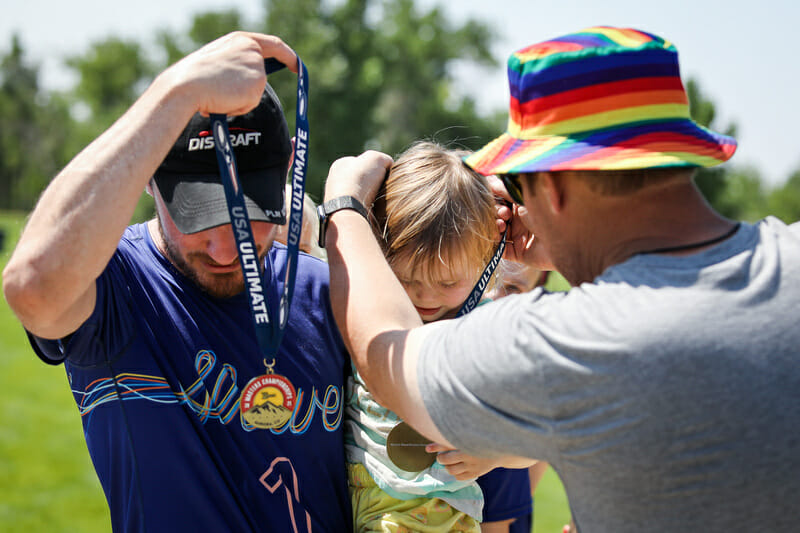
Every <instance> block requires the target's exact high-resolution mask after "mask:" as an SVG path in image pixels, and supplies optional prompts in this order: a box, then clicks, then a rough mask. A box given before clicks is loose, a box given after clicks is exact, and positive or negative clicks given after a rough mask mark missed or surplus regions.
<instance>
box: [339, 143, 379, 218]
mask: <svg viewBox="0 0 800 533" xmlns="http://www.w3.org/2000/svg"><path fill="white" fill-rule="evenodd" d="M391 166H392V158H391V157H389V156H388V155H386V154H384V153H381V152H375V151H372V150H370V151H367V152H364V153H363V154H361V155H360V156H358V157H343V158H341V159H337V160H336V161H334V163H333V165H331V168H330V170H329V171H328V179H327V181H326V182H325V201H326V202H327V201H328V200H333V199H334V198H338V197H340V196H352V197H354V198H355V199H356V200H358V201H360V202H361V203H362V204H364V206H365V207H366V208H367V209H369V208H370V206H371V205H372V204H373V202H374V201H375V196H376V195H377V194H378V190H379V189H380V187H381V184H383V182H384V180H385V179H386V175H387V173H388V172H389V169H390V168H391Z"/></svg>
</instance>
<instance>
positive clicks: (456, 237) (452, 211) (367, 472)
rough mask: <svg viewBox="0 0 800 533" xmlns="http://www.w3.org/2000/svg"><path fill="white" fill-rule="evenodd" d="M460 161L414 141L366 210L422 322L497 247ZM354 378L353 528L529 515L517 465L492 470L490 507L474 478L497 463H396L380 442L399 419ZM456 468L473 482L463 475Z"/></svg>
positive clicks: (482, 191) (451, 310)
mask: <svg viewBox="0 0 800 533" xmlns="http://www.w3.org/2000/svg"><path fill="white" fill-rule="evenodd" d="M464 155H465V153H463V152H459V151H454V150H447V149H445V148H443V147H441V146H439V145H437V144H434V143H429V142H423V143H418V144H416V145H414V146H413V147H412V148H410V149H409V150H408V151H406V152H405V153H403V154H402V155H401V156H400V157H398V159H397V160H396V161H395V163H394V165H393V166H392V168H391V171H390V173H389V176H388V177H387V180H386V183H385V186H384V188H385V191H384V194H383V195H382V196H381V197H380V198H379V200H378V201H377V202H376V206H375V213H376V217H377V219H378V220H377V230H378V232H379V235H380V237H381V242H382V246H383V251H384V254H385V255H386V258H387V260H388V262H389V264H390V265H391V267H392V269H393V270H394V272H395V275H396V276H397V278H398V279H399V280H400V282H401V283H402V285H403V287H404V288H405V290H406V292H407V293H408V295H409V297H410V298H411V301H412V302H413V304H414V306H415V307H416V309H417V312H419V314H420V317H421V318H422V320H423V321H424V322H432V321H435V320H441V319H446V318H452V317H454V316H455V315H456V314H457V313H458V311H459V309H460V308H461V306H462V304H463V303H464V301H465V300H466V299H467V297H468V296H469V295H470V293H471V292H472V289H473V287H474V286H475V284H476V282H477V281H478V279H479V278H480V276H481V274H482V273H483V270H484V267H485V266H486V263H487V261H489V259H490V258H491V257H492V255H493V252H494V249H495V247H496V245H497V242H496V233H497V230H496V226H495V219H496V217H495V202H494V197H493V195H492V193H491V192H490V190H489V188H488V185H487V183H486V179H485V178H484V177H482V176H480V175H479V174H477V173H475V172H473V171H472V170H470V169H469V168H468V167H466V166H465V165H463V164H462V161H461V158H462V156H464ZM354 374H355V376H354V378H353V379H352V380H351V382H350V386H349V391H348V401H347V408H346V417H347V418H346V421H345V424H346V427H345V435H346V451H347V460H348V473H349V481H350V493H351V497H352V500H353V511H354V523H355V530H356V531H425V532H438V531H473V532H477V531H480V530H481V527H482V526H481V524H480V522H481V521H482V519H483V517H484V512H485V511H488V512H489V513H490V514H489V515H488V516H487V518H489V519H491V518H492V517H493V516H496V517H497V518H502V519H503V520H504V524H503V527H504V528H505V529H496V528H493V527H492V526H491V525H490V524H484V526H483V527H485V528H490V527H492V529H491V530H492V531H509V529H508V528H507V526H506V525H505V523H507V522H511V521H513V520H514V519H515V518H516V517H517V516H523V515H529V514H530V508H531V498H530V484H529V481H528V474H527V470H526V469H515V470H507V471H502V472H496V473H494V474H492V476H491V480H490V483H491V484H492V486H495V487H501V486H502V487H503V488H504V491H503V496H502V498H499V499H498V500H497V501H496V500H495V499H493V496H494V494H493V493H492V492H491V491H487V493H485V494H484V492H483V491H482V489H481V486H480V485H479V483H478V482H477V481H476V479H475V477H477V475H480V474H482V473H486V472H488V471H490V470H492V469H493V468H495V467H497V466H500V464H499V463H498V462H497V461H492V460H487V459H479V458H474V457H469V456H465V455H464V454H461V453H460V452H455V454H453V453H451V454H450V455H449V456H448V457H449V458H450V459H451V460H449V461H446V462H447V463H448V464H447V465H445V464H442V462H439V461H437V462H434V463H433V465H431V466H430V467H428V468H426V469H425V470H423V471H421V472H406V471H404V470H401V469H400V468H398V467H396V466H395V465H394V464H393V463H392V462H391V460H390V459H389V457H388V453H387V451H386V438H387V436H388V434H389V432H390V431H391V430H392V429H393V428H394V426H396V425H397V424H398V423H400V422H401V420H400V419H399V418H398V417H397V415H395V414H394V413H393V412H391V411H389V410H387V409H385V408H384V407H383V406H381V405H380V404H378V403H377V402H376V401H375V400H374V399H373V398H372V396H371V394H370V393H369V391H368V390H367V389H366V387H365V386H364V384H363V382H362V381H361V379H360V378H359V376H358V374H357V373H355V372H354ZM454 455H455V457H456V460H452V457H453V456H454ZM442 457H444V455H443V456H442ZM464 465H468V466H467V467H465V466H464ZM465 470H466V471H468V473H469V474H471V473H475V476H470V477H469V479H464V478H465V477H467V475H466V474H465ZM528 531H530V526H528Z"/></svg>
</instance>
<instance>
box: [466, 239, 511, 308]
mask: <svg viewBox="0 0 800 533" xmlns="http://www.w3.org/2000/svg"><path fill="white" fill-rule="evenodd" d="M507 233H508V226H506V229H505V231H503V236H502V237H501V238H500V243H499V244H498V245H497V249H496V250H495V251H494V255H493V256H492V258H491V259H490V260H489V263H488V264H487V265H486V268H484V269H483V273H482V274H481V277H480V278H478V282H477V283H476V284H475V287H473V288H472V292H471V293H470V295H469V296H468V297H467V299H466V300H464V303H463V304H462V305H461V309H459V310H458V313H457V314H456V317H460V316H462V315H466V314H467V313H469V312H470V311H472V310H473V309H475V308H476V307H477V306H478V304H479V303H480V301H481V296H483V291H484V290H486V286H487V285H488V284H489V280H490V279H492V274H493V273H494V271H495V269H496V268H497V265H498V264H500V259H502V258H503V252H504V251H505V249H506V234H507Z"/></svg>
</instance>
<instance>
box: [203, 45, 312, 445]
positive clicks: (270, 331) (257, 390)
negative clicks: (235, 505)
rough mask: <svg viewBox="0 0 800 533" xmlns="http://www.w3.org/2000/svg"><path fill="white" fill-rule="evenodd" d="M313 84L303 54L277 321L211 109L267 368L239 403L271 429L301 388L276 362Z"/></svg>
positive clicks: (222, 126) (226, 138)
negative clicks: (281, 372)
mask: <svg viewBox="0 0 800 533" xmlns="http://www.w3.org/2000/svg"><path fill="white" fill-rule="evenodd" d="M285 66H286V65H283V64H282V63H280V62H278V61H276V60H275V59H272V58H268V59H266V60H265V61H264V69H265V71H266V73H267V74H271V73H272V72H275V71H277V70H280V69H282V68H284V67H285ZM308 84H309V80H308V70H307V69H306V66H305V64H304V63H303V62H302V61H301V60H300V58H299V57H298V58H297V113H296V115H295V146H294V164H293V166H292V197H291V210H290V216H289V222H288V225H289V228H288V236H287V239H286V246H287V252H288V258H287V262H286V277H285V279H284V284H283V294H282V295H281V300H280V305H279V308H278V309H279V311H278V320H277V321H275V320H272V317H270V313H269V306H268V305H267V301H266V291H265V290H264V279H263V277H262V274H261V266H260V263H259V260H258V254H257V248H256V246H255V239H254V238H253V231H252V228H251V227H250V218H249V217H248V216H247V208H246V207H245V203H244V193H243V191H242V187H241V186H240V183H239V175H238V173H237V171H236V160H235V158H234V154H233V149H232V147H231V143H230V134H229V132H228V121H227V117H226V116H225V115H221V114H211V116H210V119H211V131H212V133H213V135H214V146H215V147H216V153H217V163H218V164H219V170H220V177H221V179H222V184H223V187H224V189H225V198H226V200H227V203H228V213H229V214H230V218H231V224H232V226H233V228H234V232H233V234H234V236H235V239H236V248H237V250H238V254H239V264H240V265H241V267H242V276H243V279H244V286H245V290H246V292H247V300H248V305H249V307H250V314H251V316H252V319H253V327H254V328H255V333H256V339H257V340H258V345H259V347H260V349H261V352H262V354H263V355H264V365H265V366H266V368H267V373H266V374H265V375H262V376H258V377H255V378H253V379H251V380H250V382H249V383H248V384H247V385H246V386H245V388H244V389H243V390H242V395H241V397H240V405H239V407H240V412H241V416H242V418H243V423H244V425H245V427H247V428H248V429H253V428H261V429H271V428H279V427H281V426H283V425H284V424H285V423H286V422H287V421H288V420H289V417H291V413H292V410H293V408H294V402H295V399H296V392H295V389H294V386H293V385H292V383H291V382H290V381H289V380H288V379H287V378H286V377H284V376H281V375H278V374H275V373H274V371H273V367H274V366H275V357H276V356H277V353H278V348H279V347H280V344H281V340H282V338H283V332H284V329H285V328H286V321H287V319H288V317H289V307H290V306H291V303H292V297H293V295H294V283H295V277H296V274H297V257H298V250H299V243H300V233H301V232H302V228H303V195H304V193H305V181H306V169H307V163H308V144H309V141H310V132H309V127H308V114H307V111H308ZM281 194H283V190H281ZM253 264H255V265H258V268H256V269H255V271H252V270H250V269H247V268H246V265H253ZM268 359H271V360H272V362H271V363H268V362H267V360H268Z"/></svg>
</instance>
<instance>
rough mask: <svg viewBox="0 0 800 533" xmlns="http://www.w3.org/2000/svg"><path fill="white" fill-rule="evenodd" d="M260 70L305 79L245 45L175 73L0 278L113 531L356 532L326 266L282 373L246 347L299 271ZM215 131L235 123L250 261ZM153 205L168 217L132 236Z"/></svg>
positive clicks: (275, 119) (89, 156)
mask: <svg viewBox="0 0 800 533" xmlns="http://www.w3.org/2000/svg"><path fill="white" fill-rule="evenodd" d="M265 58H274V59H275V60H277V61H278V62H280V63H283V64H285V65H287V66H289V68H290V69H292V70H296V69H297V68H298V65H299V62H298V60H297V58H296V56H295V54H294V52H293V51H292V50H291V49H290V48H289V47H288V46H287V45H286V44H284V43H283V42H282V41H281V40H280V39H278V38H276V37H271V36H266V35H260V34H250V33H241V32H239V33H235V34H231V35H228V36H226V37H223V38H222V39H219V40H218V41H215V42H213V43H211V44H209V45H207V46H206V47H204V48H202V49H201V50H199V51H197V52H195V53H193V54H191V55H189V56H187V57H186V58H184V59H183V60H181V61H179V62H178V63H176V64H175V65H173V66H172V67H170V68H169V69H167V70H165V71H164V72H163V73H162V74H161V75H159V76H158V77H157V78H156V79H155V81H154V82H153V83H152V84H151V85H150V87H148V88H147V90H146V91H145V92H144V94H143V95H142V96H141V97H140V98H139V99H138V100H137V102H136V103H134V104H133V106H132V107H131V108H130V109H129V110H128V111H127V112H126V113H125V114H124V115H123V116H122V117H121V118H120V119H119V120H118V121H117V122H116V123H115V124H114V125H113V126H111V127H110V128H109V129H108V130H107V131H106V132H105V133H103V134H102V135H101V136H100V137H99V138H98V139H96V140H95V141H94V142H92V143H91V144H90V145H89V146H88V147H87V148H85V149H84V150H83V151H82V152H81V153H80V154H78V155H77V156H76V157H75V159H73V161H72V162H71V163H70V164H69V165H67V167H66V168H65V169H64V170H63V171H62V172H61V173H60V174H59V175H58V176H56V178H55V179H54V180H53V181H52V183H51V184H50V185H49V186H48V188H47V190H45V192H44V194H43V195H42V197H41V199H40V201H39V203H38V205H37V206H36V208H35V209H34V211H33V213H32V214H31V216H30V220H29V222H28V224H27V227H26V228H25V231H24V232H23V235H22V237H21V239H20V241H19V244H18V246H17V248H16V250H15V252H14V254H13V256H12V257H11V259H10V260H9V262H8V265H7V267H6V269H5V271H4V273H3V290H4V293H5V295H6V299H7V301H8V302H9V304H10V306H11V308H12V309H13V310H14V312H15V313H16V314H17V316H18V317H19V319H20V321H21V322H22V324H23V326H24V327H25V329H26V331H27V332H28V334H29V338H30V341H31V344H32V346H33V348H34V351H35V352H36V353H37V354H38V355H39V357H40V358H42V359H43V360H44V361H45V362H47V363H51V364H59V363H61V362H64V365H65V368H66V371H67V375H68V377H69V380H70V387H71V389H72V391H73V394H74V397H75V401H76V402H77V404H78V407H79V410H80V413H81V416H82V421H83V427H84V434H85V437H86V442H87V446H88V448H89V452H90V454H91V457H92V461H93V463H94V466H95V469H96V471H97V474H98V477H99V479H100V482H101V484H102V486H103V490H104V491H105V494H106V497H107V499H108V504H109V508H110V511H111V521H112V525H113V528H114V530H115V531H147V532H153V531H215V532H222V531H231V532H241V531H282V532H284V531H296V532H299V531H346V530H348V529H349V528H350V527H351V519H350V500H349V497H348V494H347V484H346V477H345V460H344V448H343V443H342V431H341V425H340V421H341V413H342V384H343V382H344V376H345V373H346V371H347V368H349V367H348V365H346V364H345V363H346V361H347V355H346V353H345V351H344V347H343V344H342V341H341V338H340V337H339V333H338V331H337V329H336V326H335V324H334V321H333V319H332V317H331V313H330V307H329V299H328V274H327V267H326V265H325V264H324V263H323V262H322V261H320V260H318V259H315V258H313V257H311V256H307V255H305V254H301V255H300V257H299V258H298V259H297V261H298V263H297V264H298V268H297V274H296V285H295V287H296V290H295V291H294V294H295V298H294V300H293V304H292V306H291V308H290V310H289V316H288V321H287V322H286V323H285V329H284V330H282V331H283V336H282V338H283V342H282V343H280V348H279V349H277V351H275V352H274V353H273V357H270V358H268V357H266V356H265V355H264V354H265V350H263V345H262V343H260V342H259V339H257V336H256V335H255V334H254V324H256V323H258V322H263V319H264V317H277V316H279V315H280V313H279V302H281V301H282V298H281V295H282V293H283V289H284V280H285V279H287V276H286V271H287V269H288V267H287V263H288V262H289V259H288V257H290V254H288V253H287V248H286V247H284V246H283V245H280V244H275V245H273V239H274V235H275V231H276V227H277V225H279V224H284V223H285V221H286V208H285V206H284V183H285V179H286V172H287V169H288V165H289V160H290V157H291V152H292V147H291V142H290V138H289V133H288V128H287V125H286V122H285V119H284V117H283V111H282V109H281V106H280V103H279V102H278V100H277V97H276V96H275V94H274V92H272V90H271V89H270V88H269V86H268V85H266V72H265V62H264V59H265ZM265 87H266V90H265ZM211 114H225V115H228V116H230V117H231V118H230V120H229V121H228V126H229V139H228V141H229V143H230V145H231V147H232V149H233V152H234V153H235V155H236V160H237V162H238V166H239V173H238V183H237V185H239V186H241V189H242V192H243V193H244V204H245V206H246V210H247V213H248V215H249V220H250V221H252V224H251V229H252V235H253V239H252V240H251V242H252V243H254V244H252V245H249V246H244V245H241V244H239V242H238V241H237V240H236V239H235V235H234V231H232V229H234V226H232V225H231V219H230V216H229V213H228V210H227V204H226V199H225V194H224V191H223V186H222V183H221V181H220V174H219V171H218V167H217V161H216V156H215V143H214V141H213V140H212V139H213V138H214V136H213V135H212V133H211V127H210V124H209V120H210V119H209V115H211ZM224 138H225V137H222V139H224ZM223 144H224V143H223ZM143 188H147V190H148V192H150V193H151V194H152V195H153V198H154V200H155V207H156V213H157V217H156V218H154V219H153V220H150V221H149V222H147V223H144V224H138V225H133V226H128V224H129V221H130V218H131V215H132V213H133V210H134V207H135V205H136V203H137V200H138V198H139V196H140V194H141V191H142V189H143ZM232 212H233V211H232ZM245 220H246V219H245ZM237 221H238V219H237ZM235 229H236V232H239V231H240V230H243V229H246V228H242V227H240V225H239V224H237V225H236V228H235ZM245 244H246V243H245ZM241 252H247V253H245V254H244V255H240V253H241ZM248 254H249V255H248ZM240 257H242V258H243V259H240ZM245 263H247V264H245ZM251 278H254V279H251ZM245 282H247V288H248V290H247V292H245ZM253 287H257V289H258V290H257V291H256V292H254V291H253V290H252V289H253ZM256 300H258V301H256ZM258 309H260V310H261V311H258V312H257V310H258ZM278 338H279V339H280V337H278Z"/></svg>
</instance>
